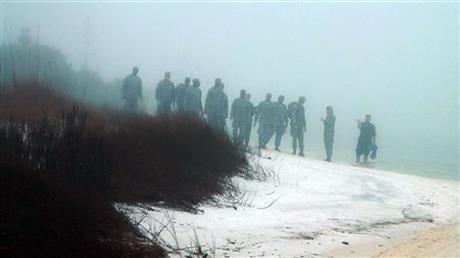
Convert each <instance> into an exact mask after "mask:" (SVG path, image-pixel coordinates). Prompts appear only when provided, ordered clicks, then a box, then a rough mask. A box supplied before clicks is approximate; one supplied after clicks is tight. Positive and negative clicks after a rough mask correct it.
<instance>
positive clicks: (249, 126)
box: [243, 93, 255, 147]
mask: <svg viewBox="0 0 460 258" xmlns="http://www.w3.org/2000/svg"><path fill="white" fill-rule="evenodd" d="M245 98H246V100H247V101H248V104H249V109H250V113H249V119H248V121H247V123H246V125H245V126H244V130H245V131H244V139H243V140H244V146H246V147H247V146H248V145H249V139H250V138H251V130H252V120H253V117H254V113H255V108H254V105H253V104H252V102H251V94H249V93H247V94H246V96H245Z"/></svg>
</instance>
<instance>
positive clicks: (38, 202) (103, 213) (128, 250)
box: [0, 163, 165, 257]
mask: <svg viewBox="0 0 460 258" xmlns="http://www.w3.org/2000/svg"><path fill="white" fill-rule="evenodd" d="M0 171H1V173H0V187H1V188H0V189H1V206H0V207H1V208H0V211H1V213H0V255H1V256H2V257H164V256H165V253H164V252H163V250H162V249H161V248H160V247H158V246H157V245H156V244H154V243H152V242H151V241H149V240H148V239H146V238H145V237H144V236H142V235H141V234H140V233H139V232H138V230H137V229H136V228H135V227H134V226H133V225H132V224H131V223H130V222H129V221H128V219H127V218H126V217H125V216H124V215H122V214H121V213H119V212H117V211H116V210H115V209H114V207H113V206H112V205H111V204H110V203H108V202H106V201H105V200H104V199H102V198H100V197H98V195H95V194H93V193H90V192H87V191H82V190H80V189H78V188H75V187H69V186H68V185H66V184H63V183H62V182H60V181H59V179H55V178H54V179H53V178H50V177H46V176H42V175H41V174H40V173H37V171H34V170H30V169H19V168H18V167H14V166H7V165H4V164H1V163H0Z"/></svg>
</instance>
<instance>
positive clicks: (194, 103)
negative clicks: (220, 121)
mask: <svg viewBox="0 0 460 258" xmlns="http://www.w3.org/2000/svg"><path fill="white" fill-rule="evenodd" d="M184 112H186V113H187V114H189V115H194V116H196V117H202V116H203V105H202V102H201V90H200V80H199V79H193V85H192V86H191V87H188V88H187V91H186V92H185V96H184Z"/></svg>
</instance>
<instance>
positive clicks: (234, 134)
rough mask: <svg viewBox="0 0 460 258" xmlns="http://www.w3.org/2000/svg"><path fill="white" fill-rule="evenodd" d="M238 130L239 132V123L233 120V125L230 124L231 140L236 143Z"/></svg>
mask: <svg viewBox="0 0 460 258" xmlns="http://www.w3.org/2000/svg"><path fill="white" fill-rule="evenodd" d="M238 130H239V123H238V122H237V121H235V120H233V123H232V138H233V142H235V143H236V142H237V141H238Z"/></svg>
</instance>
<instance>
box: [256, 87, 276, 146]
mask: <svg viewBox="0 0 460 258" xmlns="http://www.w3.org/2000/svg"><path fill="white" fill-rule="evenodd" d="M273 109H274V103H273V102H272V94H271V93H267V94H266V95H265V100H264V101H262V102H260V104H259V105H258V106H257V108H256V113H255V118H254V126H255V125H256V124H257V122H259V128H258V129H257V133H258V134H259V149H266V148H267V147H266V144H267V143H268V142H269V141H270V138H271V136H272V135H273V130H274V124H273Z"/></svg>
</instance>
